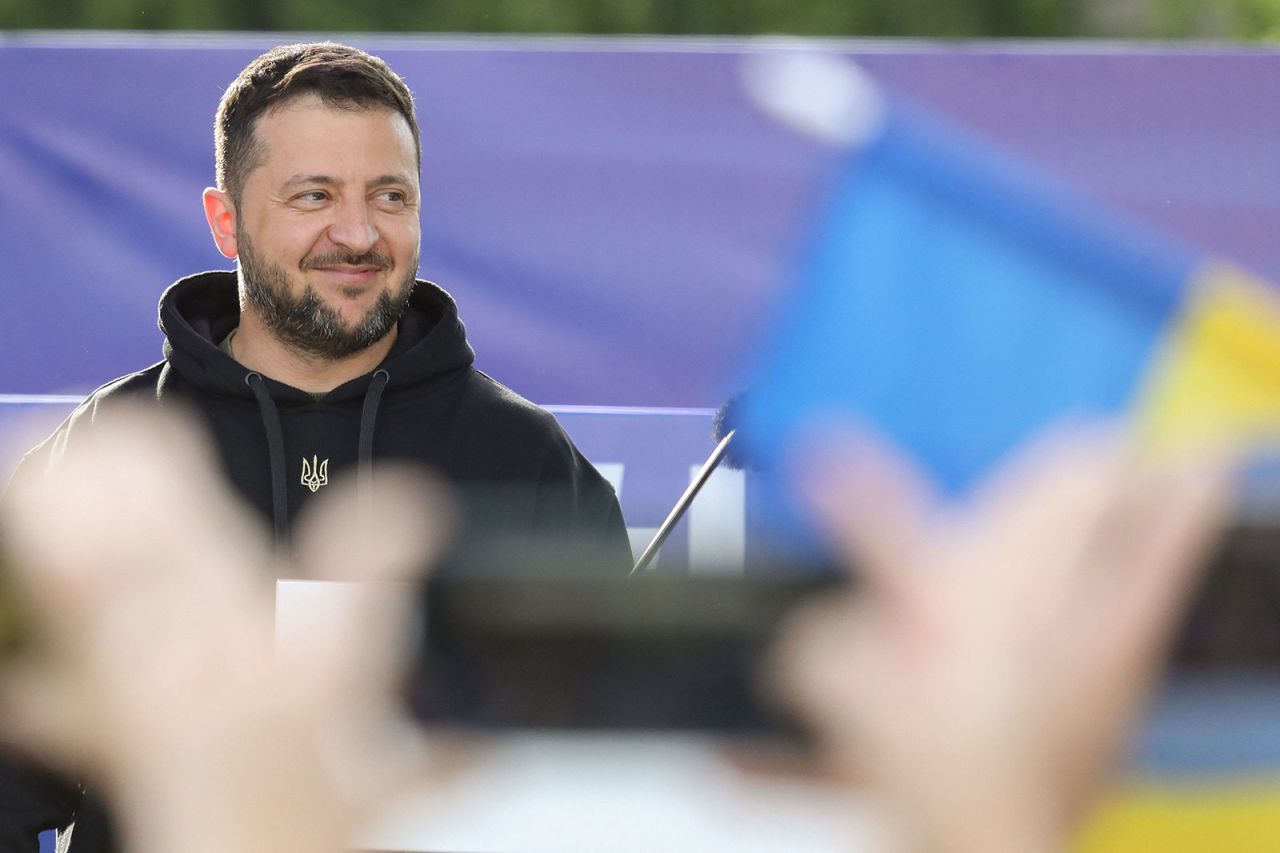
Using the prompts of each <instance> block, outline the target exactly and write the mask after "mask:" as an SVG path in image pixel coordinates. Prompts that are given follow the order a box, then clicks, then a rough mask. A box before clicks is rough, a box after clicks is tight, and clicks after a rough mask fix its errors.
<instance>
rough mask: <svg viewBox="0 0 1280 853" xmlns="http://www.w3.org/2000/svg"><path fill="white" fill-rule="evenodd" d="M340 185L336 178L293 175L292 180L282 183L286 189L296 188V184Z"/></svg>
mask: <svg viewBox="0 0 1280 853" xmlns="http://www.w3.org/2000/svg"><path fill="white" fill-rule="evenodd" d="M340 183H342V182H341V181H339V180H338V179H337V178H334V177H330V176H329V175H302V174H299V175H294V176H293V177H292V178H290V179H289V180H287V181H285V182H284V186H285V187H286V188H288V187H292V186H297V185H298V184H323V185H324V186H337V185H338V184H340Z"/></svg>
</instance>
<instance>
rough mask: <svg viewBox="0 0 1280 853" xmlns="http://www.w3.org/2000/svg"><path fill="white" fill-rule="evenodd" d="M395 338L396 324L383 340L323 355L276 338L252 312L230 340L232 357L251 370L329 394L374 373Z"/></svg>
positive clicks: (243, 313)
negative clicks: (342, 354) (352, 350)
mask: <svg viewBox="0 0 1280 853" xmlns="http://www.w3.org/2000/svg"><path fill="white" fill-rule="evenodd" d="M395 342H396V328H395V327H394V326H393V327H392V328H391V331H390V332H389V333H387V335H386V336H385V337H383V338H382V339H381V340H380V341H378V342H377V343H375V344H374V345H373V346H371V347H368V348H367V349H362V350H360V351H359V352H357V353H354V354H352V355H349V356H347V357H346V358H340V359H329V358H320V357H318V356H314V355H310V354H307V353H302V352H299V351H298V350H296V349H294V348H293V347H290V346H288V345H287V344H285V343H284V342H282V341H280V340H279V339H278V338H276V337H275V336H274V335H273V334H271V332H270V331H269V330H268V329H267V328H266V327H265V326H263V325H262V323H261V321H260V320H258V318H257V317H255V316H254V315H253V314H252V313H251V312H248V311H245V312H242V313H241V315H240V327H239V328H238V329H236V331H235V337H234V338H233V339H232V341H231V354H232V357H233V358H234V359H235V360H236V361H238V362H240V364H242V365H243V366H245V367H247V368H249V369H250V370H253V371H256V372H258V373H261V374H262V375H263V376H268V377H270V378H271V379H274V380H276V381H277V382H283V383H284V384H286V385H291V386H293V387H294V388H298V389H300V390H303V391H306V392H307V393H309V394H326V393H328V392H330V391H332V390H333V389H334V388H337V387H338V386H339V385H342V384H343V383H344V382H350V381H351V380H352V379H355V378H357V377H360V376H364V375H365V374H366V373H371V372H372V371H373V370H374V369H375V368H377V366H378V365H379V364H381V363H382V360H383V359H385V358H386V357H387V353H389V352H391V347H392V345H394V344H395Z"/></svg>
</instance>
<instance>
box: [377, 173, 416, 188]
mask: <svg viewBox="0 0 1280 853" xmlns="http://www.w3.org/2000/svg"><path fill="white" fill-rule="evenodd" d="M386 184H400V185H401V186H406V187H408V186H412V185H413V181H412V179H410V178H409V176H408V175H406V174H404V173H403V172H401V173H399V174H394V175H393V174H386V175H379V176H378V177H376V178H374V179H373V180H371V181H369V186H371V187H377V186H384V185H386Z"/></svg>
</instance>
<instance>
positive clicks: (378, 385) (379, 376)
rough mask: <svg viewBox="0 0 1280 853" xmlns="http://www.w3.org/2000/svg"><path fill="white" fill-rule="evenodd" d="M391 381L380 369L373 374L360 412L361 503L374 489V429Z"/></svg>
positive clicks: (358, 489)
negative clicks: (379, 409)
mask: <svg viewBox="0 0 1280 853" xmlns="http://www.w3.org/2000/svg"><path fill="white" fill-rule="evenodd" d="M390 381H391V374H390V373H387V371H385V370H382V369H381V368H379V369H378V370H375V371H374V372H373V380H372V381H371V382H370V383H369V390H368V391H366V392H365V394H364V408H363V409H362V410H361V412H360V441H359V443H358V444H357V448H358V450H357V455H356V460H357V465H358V469H357V470H358V471H359V474H358V476H359V478H360V479H359V482H358V483H357V494H358V495H359V499H360V502H361V503H367V502H368V500H369V494H370V490H371V489H372V488H373V429H374V426H375V425H376V423H377V420H378V403H380V402H381V401H382V391H383V389H385V388H386V387H387V383H388V382H390Z"/></svg>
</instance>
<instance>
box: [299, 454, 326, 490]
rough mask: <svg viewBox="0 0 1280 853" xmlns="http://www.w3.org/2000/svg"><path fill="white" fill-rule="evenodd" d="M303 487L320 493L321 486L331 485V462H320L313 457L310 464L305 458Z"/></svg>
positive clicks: (303, 459) (303, 460) (303, 463)
mask: <svg viewBox="0 0 1280 853" xmlns="http://www.w3.org/2000/svg"><path fill="white" fill-rule="evenodd" d="M302 485H304V486H306V487H307V488H308V489H310V490H311V491H313V492H316V491H319V490H320V487H321V486H327V485H329V460H328V459H326V460H324V461H323V462H320V461H319V460H318V459H317V458H316V457H315V456H312V457H311V461H310V462H308V461H307V458H306V457H305V456H304V457H302Z"/></svg>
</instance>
